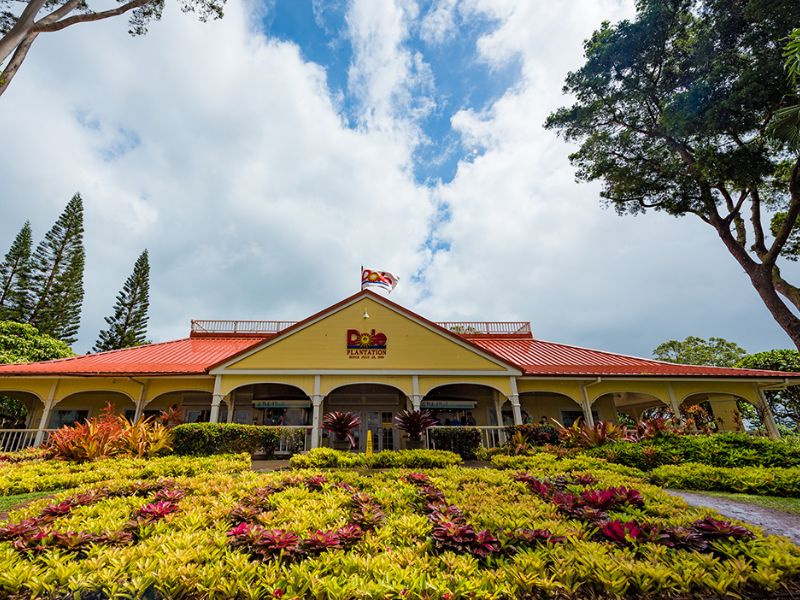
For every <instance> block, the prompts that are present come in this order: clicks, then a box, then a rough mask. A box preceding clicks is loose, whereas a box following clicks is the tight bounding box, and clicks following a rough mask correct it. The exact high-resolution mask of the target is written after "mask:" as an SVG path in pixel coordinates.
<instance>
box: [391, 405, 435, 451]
mask: <svg viewBox="0 0 800 600" xmlns="http://www.w3.org/2000/svg"><path fill="white" fill-rule="evenodd" d="M394 420H395V422H396V423H397V428H398V429H399V430H400V431H404V432H405V433H406V435H407V436H408V440H407V442H406V447H407V448H408V449H409V450H418V449H420V448H423V447H424V446H425V443H424V442H423V441H422V435H423V434H424V433H425V431H426V430H427V429H428V427H431V426H432V425H436V418H435V417H434V416H433V415H432V414H431V413H429V412H428V411H427V410H404V411H401V412H399V413H397V415H396V416H395V418H394Z"/></svg>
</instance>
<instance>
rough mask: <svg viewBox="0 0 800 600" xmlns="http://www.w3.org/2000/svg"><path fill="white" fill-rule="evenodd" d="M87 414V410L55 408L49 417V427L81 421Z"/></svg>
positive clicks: (56, 427) (53, 427)
mask: <svg viewBox="0 0 800 600" xmlns="http://www.w3.org/2000/svg"><path fill="white" fill-rule="evenodd" d="M88 416H89V411H88V410H55V411H53V415H52V416H51V417H50V429H58V428H60V427H63V426H64V425H74V424H75V423H83V422H84V421H85V420H86V418H87V417H88Z"/></svg>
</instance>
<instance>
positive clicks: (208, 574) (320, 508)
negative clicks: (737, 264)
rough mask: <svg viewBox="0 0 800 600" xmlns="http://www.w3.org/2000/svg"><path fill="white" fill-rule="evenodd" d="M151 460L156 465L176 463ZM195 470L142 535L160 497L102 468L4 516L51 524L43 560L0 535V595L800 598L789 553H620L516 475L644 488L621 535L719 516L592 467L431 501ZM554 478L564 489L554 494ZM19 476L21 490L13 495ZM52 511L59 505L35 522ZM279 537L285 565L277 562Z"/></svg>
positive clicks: (456, 472) (355, 481)
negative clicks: (486, 540)
mask: <svg viewBox="0 0 800 600" xmlns="http://www.w3.org/2000/svg"><path fill="white" fill-rule="evenodd" d="M160 460H161V462H163V463H164V466H166V465H167V463H170V461H164V460H163V459H160ZM196 460H197V459H190V458H184V459H181V462H180V464H181V467H182V470H183V471H184V472H185V473H187V474H186V475H183V476H182V475H180V474H177V473H175V471H176V470H177V469H176V468H175V467H176V466H177V465H173V464H169V466H170V469H169V473H170V474H169V476H170V478H171V481H170V482H169V483H168V484H164V485H168V486H169V487H170V488H171V489H173V490H174V491H173V498H174V500H172V501H170V502H166V503H163V502H162V503H161V504H162V505H163V504H172V505H176V506H175V507H174V508H173V509H171V510H169V511H166V512H164V514H163V516H161V517H158V518H152V519H150V520H147V522H146V524H144V525H143V526H138V525H136V521H135V519H136V518H139V519H144V518H145V516H144V512H146V511H143V509H145V508H147V507H150V508H149V509H148V510H150V513H149V514H151V515H152V514H155V512H157V511H155V512H154V508H158V507H155V506H154V505H153V504H152V503H153V501H154V500H157V499H158V498H157V497H156V496H155V495H154V494H153V493H151V492H150V491H147V490H145V491H144V492H142V493H138V494H136V493H134V494H132V493H121V492H120V490H126V489H131V488H130V486H132V485H133V486H135V485H140V484H136V483H135V482H134V481H132V480H131V479H125V477H124V476H118V477H114V476H113V475H111V474H112V473H113V472H114V471H115V469H114V468H113V465H112V464H111V462H108V463H104V465H103V466H104V472H105V473H107V474H108V478H107V479H105V480H103V481H102V482H92V483H90V484H88V485H84V486H83V487H82V488H80V489H81V490H84V491H86V490H90V489H97V488H102V489H106V490H112V492H113V491H114V490H117V491H116V493H106V494H105V495H103V496H102V498H99V497H97V496H92V495H88V496H87V495H85V494H84V495H83V497H84V500H82V501H81V502H83V504H81V503H80V502H77V501H75V500H73V504H70V503H69V502H68V503H67V505H68V506H71V507H72V508H68V510H67V511H66V512H59V511H54V510H53V508H57V507H56V506H55V505H56V504H57V503H58V502H60V501H61V500H64V499H68V498H73V499H74V498H77V497H78V496H76V494H77V492H78V490H72V491H69V492H60V493H57V494H56V495H55V498H53V499H44V498H40V499H39V500H35V501H34V502H32V503H30V504H28V505H26V506H25V507H23V508H22V509H19V510H16V511H14V512H12V513H11V515H10V517H11V519H10V521H11V522H13V523H19V522H21V521H24V520H25V519H30V518H34V517H38V516H40V515H45V514H50V515H55V516H53V517H51V518H50V519H49V520H46V521H45V522H44V525H43V528H44V529H45V531H46V532H48V533H47V535H46V536H45V537H44V541H43V542H42V543H41V544H40V545H39V546H38V547H35V548H32V549H31V550H25V546H24V544H23V545H22V546H17V547H16V548H15V546H13V545H12V543H11V540H12V539H16V540H17V541H24V540H21V538H20V536H18V535H17V537H16V538H14V537H13V535H15V534H6V535H7V536H11V537H7V538H6V539H7V540H8V541H4V542H0V597H8V596H12V597H16V596H19V597H42V598H56V597H58V598H61V597H84V598H88V597H96V596H97V597H100V596H102V597H104V598H123V597H125V598H130V597H152V598H159V599H164V598H177V597H181V598H208V599H211V598H219V599H222V598H270V597H278V596H283V597H288V598H294V597H299V598H307V597H316V598H401V597H402V598H413V599H416V600H423V599H424V600H432V599H442V598H452V599H456V598H484V599H487V600H488V599H490V598H491V599H494V598H509V599H510V598H531V597H545V596H548V597H558V598H587V597H591V598H595V599H597V598H621V597H637V598H642V597H648V598H652V597H659V598H689V597H692V598H694V597H711V596H714V597H716V596H725V595H726V594H730V595H734V594H737V595H739V596H741V597H752V596H759V595H761V596H764V594H770V593H778V592H780V591H781V590H786V589H788V590H791V591H792V592H797V591H800V581H798V579H797V574H798V573H800V548H798V547H797V546H794V545H793V544H791V543H790V542H789V541H788V540H784V539H781V538H776V537H770V538H766V537H764V536H762V535H759V534H756V535H755V537H754V538H752V539H749V538H747V539H740V540H738V541H734V540H726V539H720V540H718V541H715V542H714V545H713V548H709V549H707V551H705V552H699V551H694V550H688V549H675V548H669V547H667V546H665V545H663V544H659V543H655V542H652V541H632V540H627V541H626V539H625V537H624V536H623V537H622V539H621V540H619V541H617V542H613V541H611V540H610V539H606V538H600V537H598V533H597V526H596V524H594V523H592V522H589V521H587V520H586V519H583V518H579V517H573V516H570V515H569V514H565V513H564V512H563V511H561V510H560V509H559V508H558V507H557V506H556V504H555V503H554V502H553V501H551V500H550V499H546V498H544V497H540V496H538V495H537V494H536V493H534V492H532V490H531V488H530V487H529V486H528V485H527V484H526V483H524V482H523V481H522V480H520V478H519V476H518V470H519V469H526V470H527V471H528V473H529V476H531V477H533V476H535V477H539V478H543V479H549V480H550V481H552V482H553V483H552V485H562V486H563V489H564V490H565V491H566V492H567V493H581V491H584V490H589V489H593V490H598V491H599V490H604V489H606V488H609V487H611V486H623V485H624V486H628V487H631V488H636V489H637V490H639V492H641V495H642V497H643V505H641V504H630V505H620V506H616V507H615V508H613V509H610V510H609V513H608V519H610V520H614V521H621V522H634V521H635V522H636V523H639V524H643V525H646V526H652V527H656V528H669V527H683V528H690V527H692V524H693V523H694V522H695V521H696V520H699V519H703V518H705V517H708V516H715V517H717V518H722V517H719V515H717V514H716V513H714V512H713V511H711V510H709V509H706V508H702V507H687V506H686V504H685V503H684V502H683V501H682V500H680V499H678V498H675V497H672V496H670V495H669V494H667V493H666V492H665V491H663V490H662V489H660V488H658V487H656V486H653V485H649V484H647V483H645V482H644V481H642V480H640V479H636V478H632V477H630V476H628V475H625V474H622V473H620V472H619V466H614V470H611V468H609V469H604V468H602V467H603V464H604V463H603V462H602V461H598V460H597V459H593V460H592V461H579V460H571V461H559V460H557V459H555V458H548V459H547V460H545V459H542V458H541V457H540V458H537V459H536V460H532V461H531V462H530V464H527V465H515V466H514V467H513V468H510V469H466V468H462V467H450V468H446V469H428V470H424V471H422V472H423V473H425V474H426V475H427V477H428V478H429V483H430V486H431V487H430V488H429V489H428V490H427V492H425V490H424V489H423V486H422V485H421V484H419V483H416V484H414V483H412V482H411V481H409V480H408V479H406V476H407V475H408V473H409V472H410V471H409V470H407V469H394V470H385V471H383V470H382V471H372V472H364V471H353V470H338V469H332V470H327V471H319V470H300V471H294V472H292V473H254V472H251V471H249V470H242V471H240V472H231V471H230V470H227V472H213V469H212V467H211V465H209V463H208V462H205V463H202V464H203V469H202V470H201V471H200V472H198V470H197V469H196V468H195V467H196V466H198V465H200V464H201V463H199V462H195V461H196ZM184 461H185V462H184ZM159 464H160V462H159V461H158V460H157V461H153V463H152V465H153V467H156V466H157V465H159ZM590 464H591V467H589V466H588V465H590ZM119 465H120V466H123V465H127V463H125V462H120V463H119ZM193 465H194V466H193ZM20 469H22V468H21V467H20ZM559 469H560V470H559ZM15 470H17V467H14V466H12V467H8V470H7V471H6V472H5V474H6V475H9V476H11V475H14V473H13V471H15ZM209 470H210V471H211V472H209ZM163 471H164V470H163V469H161V468H153V469H151V470H150V471H149V472H147V473H144V472H143V470H141V469H137V470H136V471H135V477H136V478H137V479H151V480H159V478H160V476H161V475H162V474H163ZM588 471H590V472H591V475H592V476H593V478H596V480H597V481H594V482H593V483H582V484H577V483H574V482H575V481H576V480H575V478H574V477H573V475H574V474H575V473H579V474H585V473H587V472H588ZM118 472H119V473H124V470H122V469H119V470H118ZM559 474H566V475H567V478H566V479H561V480H559V479H557V477H558V475H559ZM21 475H22V472H20V473H17V477H16V478H17V479H19V480H20V481H22V480H23V479H24V477H21ZM26 475H32V474H31V473H26ZM587 479H588V478H587ZM570 482H572V483H570ZM548 485H551V484H548ZM126 486H127V487H126ZM178 492H181V493H183V494H185V496H183V497H181V496H180V495H179V494H178ZM423 492H425V493H427V494H429V496H430V495H431V494H434V495H435V494H436V493H439V494H441V495H442V496H443V498H444V500H443V502H445V503H446V504H449V505H453V506H455V507H458V509H460V511H463V518H464V519H465V522H466V523H467V524H468V526H467V527H468V528H469V529H470V530H472V528H474V532H478V533H479V534H481V535H483V534H484V533H487V534H490V535H492V536H496V537H497V538H498V540H499V541H498V549H497V550H493V551H492V552H491V553H490V556H488V557H481V556H479V555H477V554H476V553H474V552H472V551H471V550H469V549H467V550H464V549H462V548H461V547H460V546H459V545H458V544H454V543H453V542H452V540H451V541H450V542H449V544H450V545H449V546H442V545H441V544H439V543H438V542H437V541H436V539H435V538H434V536H433V533H434V532H433V528H434V527H435V526H441V524H442V523H443V521H442V519H445V520H446V519H450V518H456V517H454V516H453V515H455V514H456V513H454V512H448V513H447V515H439V517H436V518H437V519H439V521H436V520H435V519H432V518H431V516H429V514H427V512H426V510H429V507H430V504H427V502H429V501H430V500H429V499H428V500H425V498H429V496H425V495H424V494H423ZM51 493H52V492H51ZM16 497H19V496H16ZM430 497H432V496H430ZM9 498H10V496H9ZM86 498H89V501H86V500H85V499H86ZM92 498H94V499H93V500H92ZM48 505H53V506H51V508H50V509H47V510H43V509H45V508H46V507H47V506H48ZM442 510H444V509H442ZM365 512H366V513H369V514H364V513H365ZM137 515H138V517H137ZM365 518H367V520H369V521H371V522H372V525H371V526H369V527H367V528H365V529H364V530H363V532H362V533H359V536H358V539H357V540H356V541H355V542H353V543H351V544H350V545H345V546H343V547H337V546H333V547H330V546H329V547H325V548H321V547H320V546H319V543H321V542H324V541H325V539H326V535H327V534H330V533H331V532H338V531H342V530H346V529H347V527H352V525H350V524H351V523H353V522H358V523H364V522H365V521H364V520H365ZM435 522H438V523H439V525H434V523H435ZM131 523H133V525H131ZM237 523H244V529H242V528H241V527H237V529H239V532H238V533H233V531H234V528H235V527H236V525H237ZM453 525H454V526H458V527H461V525H459V524H458V523H457V522H454V523H453ZM458 527H456V528H458ZM484 530H486V531H484ZM520 530H523V531H527V532H528V533H529V534H533V533H534V530H535V531H536V532H539V533H542V532H549V533H547V534H546V535H551V534H552V536H554V537H556V538H558V539H557V541H555V542H552V543H551V542H546V541H536V540H538V539H543V538H542V537H541V536H539V537H537V535H529V536H528V539H529V541H528V542H527V545H526V544H525V543H523V542H520V541H519V540H521V539H522V538H521V537H520V535H519V532H520ZM126 531H127V532H128V533H129V535H128V537H127V539H126V538H125V537H124V536H121V535H116V536H114V537H113V541H111V542H108V541H101V542H98V543H94V542H92V543H83V542H82V541H81V536H84V537H86V538H87V539H88V538H91V537H92V536H94V537H93V539H95V540H97V539H98V538H102V537H103V536H106V539H109V538H108V536H109V534H114V533H116V534H121V533H124V532H126ZM264 531H267V532H269V534H270V540H272V541H271V542H270V544H271V545H270V546H267V545H266V544H264V539H265V538H262V537H258V544H256V545H255V547H254V545H253V544H252V543H251V541H253V540H256V537H248V536H249V535H250V533H253V532H255V533H259V534H260V532H264ZM67 532H71V533H69V534H68V533H67ZM130 532H133V536H132V537H131V536H130ZM248 532H250V533H248ZM287 534H288V535H287ZM470 535H472V534H470ZM237 536H238V541H239V543H235V542H236V541H237ZM292 536H294V540H295V541H292V539H291V538H292ZM279 538H280V540H282V541H280V544H283V546H281V547H284V548H286V549H287V551H286V552H283V553H281V552H277V553H276V552H275V550H274V548H275V547H276V544H278V543H279V542H278V540H279ZM36 539H39V538H36ZM298 539H299V540H300V544H299V545H298V542H297V540H298ZM515 540H516V541H515ZM531 540H532V541H531ZM312 542H314V544H316V546H315V545H314V544H312ZM259 544H260V545H259ZM474 547H475V546H474V545H473V546H470V548H474ZM70 548H71V549H70ZM315 548H316V549H315ZM259 553H261V554H259Z"/></svg>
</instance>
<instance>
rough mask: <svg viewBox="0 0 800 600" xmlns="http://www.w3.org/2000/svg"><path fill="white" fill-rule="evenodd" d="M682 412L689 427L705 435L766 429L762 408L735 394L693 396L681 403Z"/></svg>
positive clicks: (710, 393)
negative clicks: (764, 427) (761, 412)
mask: <svg viewBox="0 0 800 600" xmlns="http://www.w3.org/2000/svg"><path fill="white" fill-rule="evenodd" d="M680 410H681V418H682V419H683V421H684V422H685V423H686V425H687V427H689V428H690V429H695V430H697V431H701V432H715V431H720V432H722V431H740V432H742V431H745V430H746V429H759V428H761V427H762V425H763V422H762V418H761V415H760V414H759V409H758V407H756V406H754V405H753V404H752V403H751V402H750V401H749V400H747V399H745V398H742V397H740V396H735V395H733V394H717V393H713V392H706V393H697V394H691V395H689V396H687V397H686V398H684V399H683V400H682V401H681V403H680Z"/></svg>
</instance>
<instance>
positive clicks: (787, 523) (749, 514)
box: [667, 490, 800, 545]
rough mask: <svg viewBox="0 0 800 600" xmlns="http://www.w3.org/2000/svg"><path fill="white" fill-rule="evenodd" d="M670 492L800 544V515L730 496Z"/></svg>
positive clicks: (689, 502) (688, 501)
mask: <svg viewBox="0 0 800 600" xmlns="http://www.w3.org/2000/svg"><path fill="white" fill-rule="evenodd" d="M667 491H668V492H669V493H670V494H673V495H675V496H679V497H680V498H683V499H684V500H685V501H686V502H687V503H688V504H691V505H692V506H705V507H707V508H710V509H712V510H715V511H717V512H718V513H721V514H723V515H725V516H726V517H731V518H733V519H738V520H740V521H744V522H746V523H751V524H753V525H757V526H758V527H761V528H762V529H763V530H764V531H765V532H767V533H769V534H771V535H782V536H784V537H787V538H789V539H790V540H792V541H793V542H794V543H795V544H798V545H800V515H793V514H791V513H786V512H783V511H780V510H775V509H772V508H766V507H763V506H756V505H755V504H750V503H748V502H740V501H738V500H731V499H729V498H720V497H718V496H708V495H706V494H701V493H698V492H685V491H683V490H667Z"/></svg>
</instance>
